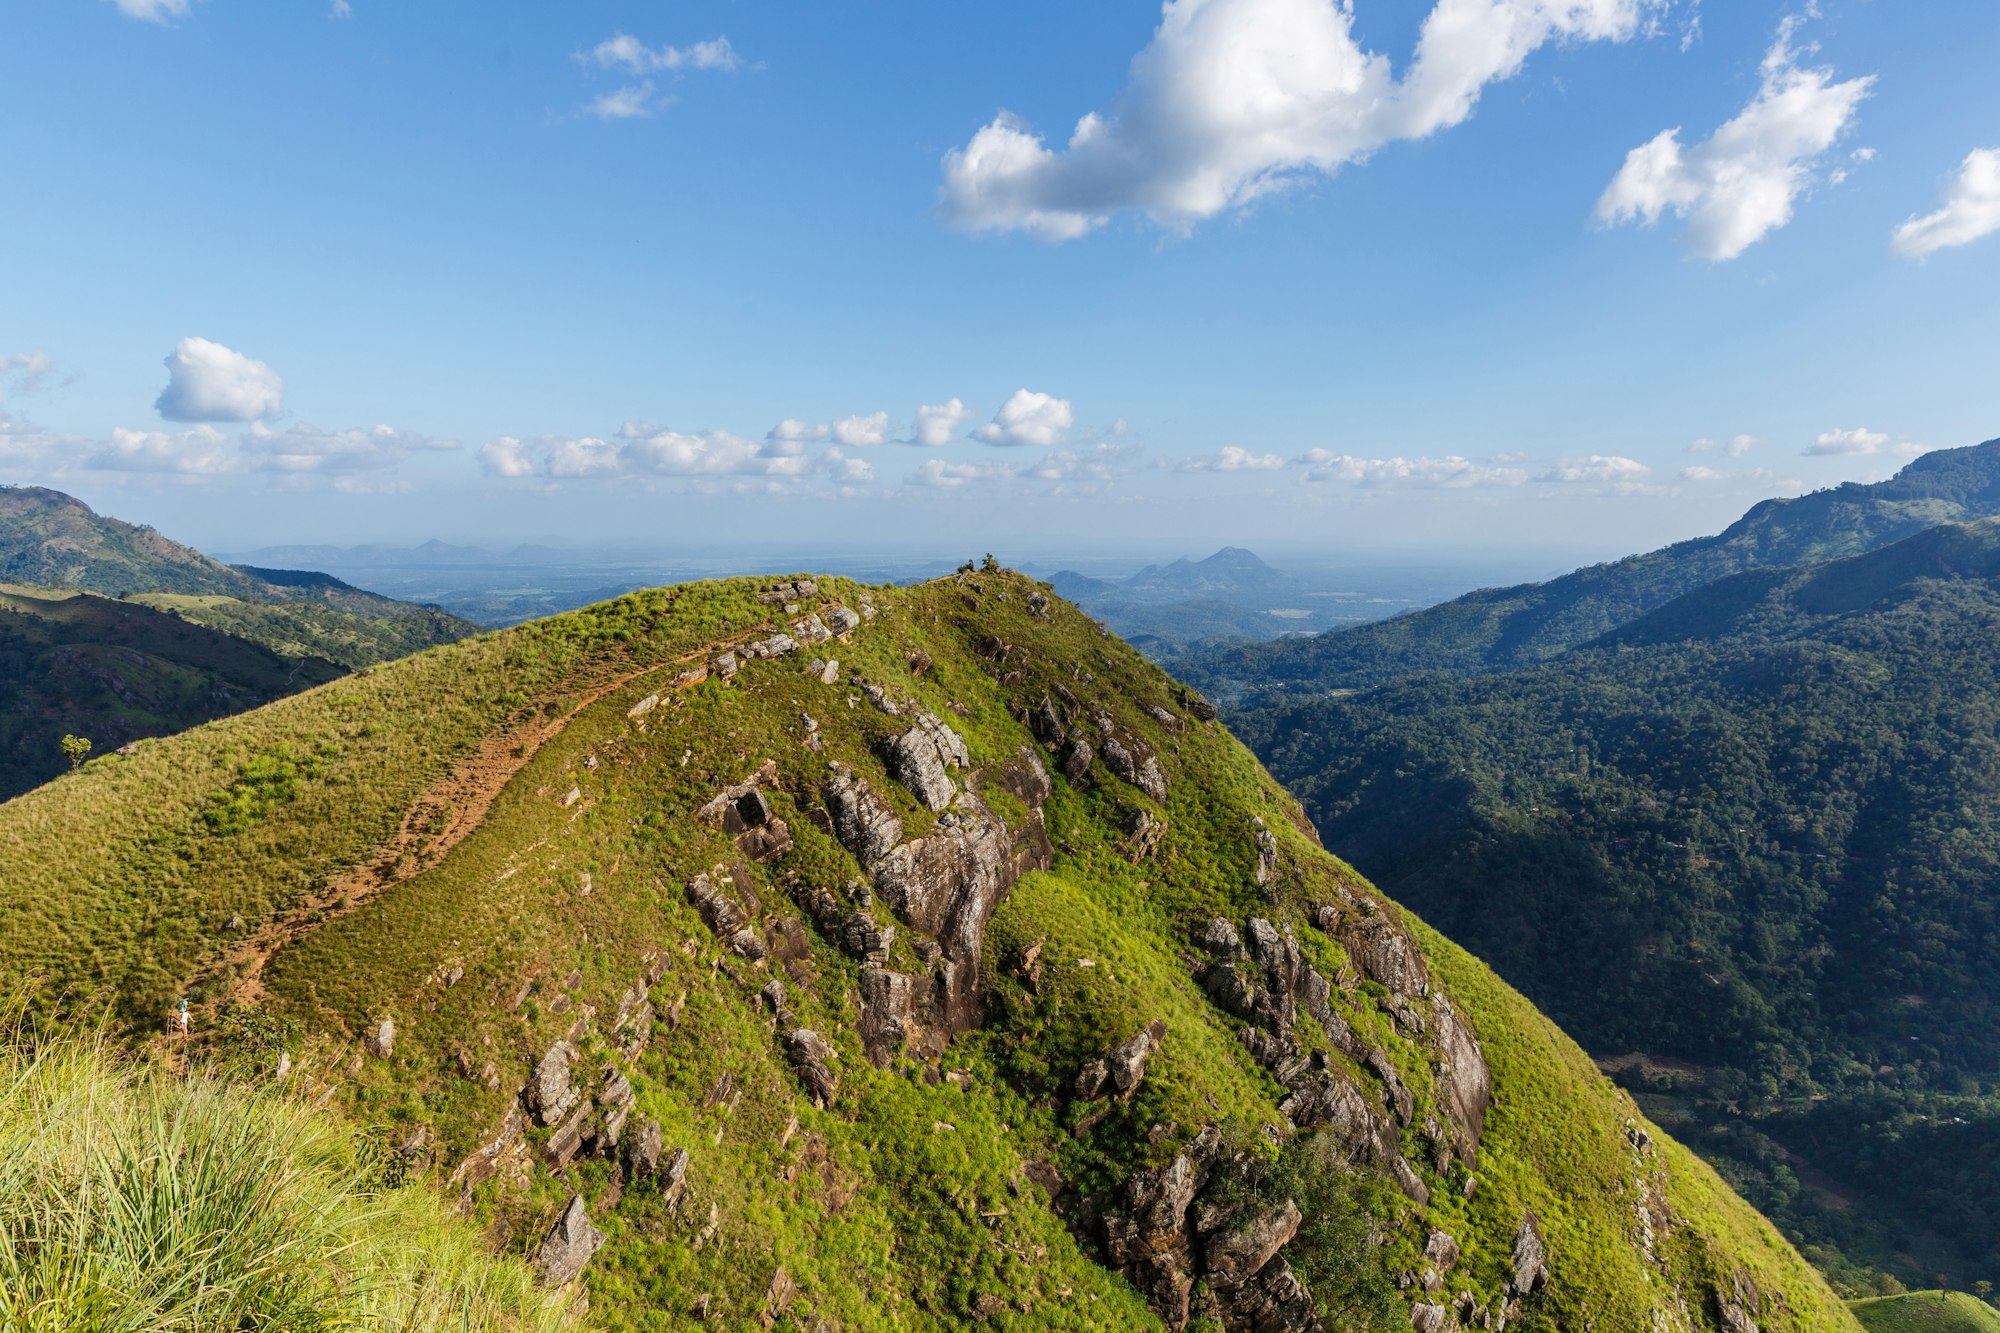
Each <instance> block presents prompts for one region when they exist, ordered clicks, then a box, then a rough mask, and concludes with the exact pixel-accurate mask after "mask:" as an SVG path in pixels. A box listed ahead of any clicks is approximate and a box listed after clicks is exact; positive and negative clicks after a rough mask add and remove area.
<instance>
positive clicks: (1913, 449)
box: [1805, 426, 1930, 458]
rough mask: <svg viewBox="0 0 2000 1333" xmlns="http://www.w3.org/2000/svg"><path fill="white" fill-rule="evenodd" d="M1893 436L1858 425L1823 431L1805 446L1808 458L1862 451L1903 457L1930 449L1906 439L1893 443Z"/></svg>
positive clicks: (1837, 455)
mask: <svg viewBox="0 0 2000 1333" xmlns="http://www.w3.org/2000/svg"><path fill="white" fill-rule="evenodd" d="M1891 438H1892V437H1891V436H1888V435H1885V434H1883V433H1882V432H1881V431H1879V430H1869V429H1868V428H1867V427H1866V426H1856V427H1854V428H1853V429H1852V430H1829V431H1822V432H1821V433H1820V435H1819V436H1818V438H1816V439H1815V440H1814V441H1813V442H1812V443H1811V444H1809V445H1807V446H1806V449H1805V457H1807V458H1848V457H1853V456H1855V455H1861V454H1899V455H1901V456H1902V457H1904V458H1914V457H1916V456H1917V455H1918V454H1922V453H1929V452H1930V450H1929V449H1928V448H1927V447H1926V446H1924V445H1921V444H1914V443H1912V442H1910V441H1908V440H1903V441H1900V442H1898V443H1895V444H1891V443H1890V440H1891Z"/></svg>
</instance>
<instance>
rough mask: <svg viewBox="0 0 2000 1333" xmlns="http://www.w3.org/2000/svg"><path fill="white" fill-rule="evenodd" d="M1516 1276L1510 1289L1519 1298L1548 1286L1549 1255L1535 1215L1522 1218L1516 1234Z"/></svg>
mask: <svg viewBox="0 0 2000 1333" xmlns="http://www.w3.org/2000/svg"><path fill="white" fill-rule="evenodd" d="M1513 1265H1514V1274H1513V1276H1512V1277H1511V1278H1509V1279H1508V1283H1507V1285H1508V1288H1509V1289H1510V1290H1511V1291H1512V1292H1513V1293H1514V1294H1515V1295H1517V1296H1532V1295H1534V1294H1535V1293H1536V1292H1538V1291H1540V1290H1541V1289H1542V1288H1543V1287H1544V1286H1546V1285H1547V1284H1548V1280H1549V1255H1548V1250H1547V1249H1546V1248H1545V1247H1544V1246H1543V1244H1542V1227H1541V1222H1540V1221H1539V1220H1538V1219H1537V1218H1536V1217H1535V1215H1534V1214H1533V1213H1524V1214H1522V1216H1521V1225H1520V1227H1519V1228H1518V1229H1517V1230H1516V1231H1515V1232H1514V1256H1513Z"/></svg>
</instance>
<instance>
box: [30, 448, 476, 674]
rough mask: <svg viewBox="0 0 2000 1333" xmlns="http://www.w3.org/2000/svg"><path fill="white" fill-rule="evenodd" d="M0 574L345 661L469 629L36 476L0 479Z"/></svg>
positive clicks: (401, 651) (276, 648)
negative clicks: (223, 556) (173, 531)
mask: <svg viewBox="0 0 2000 1333" xmlns="http://www.w3.org/2000/svg"><path fill="white" fill-rule="evenodd" d="M0 582H9V583H22V584H33V585H36V586H40V587H48V588H76V589H83V590H85V591H89V592H96V593H102V594H104V595H106V596H108V597H113V598H120V599H131V600H137V601H141V602H144V603H145V604H148V605H151V606H153V607H155V608H157V609H160V610H165V611H171V612H173V613H174V614H176V615H177V616H179V617H180V618H181V619H184V620H189V621H194V622H196V623H199V624H203V625H207V626H209V627H210V628H212V629H216V630H220V631H222V632H224V633H228V634H233V635H236V636H237V637H239V638H243V639H247V640H249V641H250V642H252V643H256V644H261V645H262V646H264V647H266V648H269V649H270V650H271V651H273V652H275V653H278V654H280V655H282V656H285V657H317V658H323V659H325V660H326V661H329V662H333V663H335V664H336V665H339V666H343V667H346V668H348V669H350V670H353V669H356V668H359V667H364V666H369V665H372V664H373V663H376V662H382V661H387V660H389V659H390V658H396V657H403V656H405V655H407V654H409V653H413V652H416V651H418V650H419V649H423V648H428V647H430V646H432V645H433V644H439V643H450V642H452V641H454V640H457V639H462V638H464V637H465V636H467V635H468V634H472V633H475V632H476V630H477V627H476V626H474V625H472V624H471V623H470V622H468V621H464V620H460V619H459V618H458V617H456V616H452V615H448V614H446V613H445V612H442V611H439V610H437V609H435V608H432V607H425V606H415V605H412V604H410V603H408V602H399V601H396V600H394V599H393V598H389V597H380V596H377V595H376V594H374V593H371V592H364V591H362V590H361V589H359V588H355V587H350V586H349V585H348V584H345V583H342V582H341V581H340V580H339V579H336V578H333V577H331V576H330V575H326V574H315V573H310V572H306V571H301V570H284V569H256V568H252V567H250V566H246V565H225V564H223V563H221V562H220V561H217V560H213V559H210V558H209V557H208V556H205V555H203V554H202V553H201V552H199V551H196V550H194V549H192V548H190V547H186V546H183V545H181V544H180V543H178V542H175V541H170V540H168V539H167V538H166V537H163V536H161V535H160V534H159V533H158V532H156V531H154V530H153V529H152V528H148V527H135V526H134V525H132V524H130V523H124V522H121V521H119V520H118V519H115V518H110V517H107V516H105V515H102V514H98V513H96V512H94V511H93V510H92V509H91V508H90V506H89V505H87V504H85V503H84V502H83V501H81V500H79V499H77V498H76V497H74V496H71V495H65V494H63V493H62V492H61V491H52V490H48V489H46V488H43V487H39V486H7V487H0Z"/></svg>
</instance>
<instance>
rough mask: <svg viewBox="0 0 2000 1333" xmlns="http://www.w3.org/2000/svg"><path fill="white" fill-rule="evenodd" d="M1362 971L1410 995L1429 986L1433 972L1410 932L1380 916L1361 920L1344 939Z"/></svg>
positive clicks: (1395, 991) (1398, 992)
mask: <svg viewBox="0 0 2000 1333" xmlns="http://www.w3.org/2000/svg"><path fill="white" fill-rule="evenodd" d="M1341 942H1342V943H1343V944H1345V945H1346V946H1347V952H1348V954H1349V955H1350V956H1351V957H1352V958H1353V959H1354V961H1355V962H1356V963H1358V964H1359V965H1360V967H1361V971H1362V974H1363V975H1364V976H1366V977H1368V978H1369V979H1370V980H1372V981H1376V982H1379V983H1381V984H1382V985H1383V986H1385V987H1387V988H1388V990H1389V993H1390V994H1392V995H1397V996H1402V997H1404V998H1409V997H1412V996H1421V995H1424V994H1426V993H1427V992H1428V991H1429V990H1430V972H1429V970H1428V969H1427V968H1426V967H1425V966H1424V960H1423V955H1422V954H1420V953H1419V952H1418V951H1417V946H1416V945H1414V944H1412V943H1411V942H1410V938H1409V936H1407V935H1405V934H1404V933H1403V932H1402V931H1401V930H1399V929H1397V928H1396V927H1395V926H1394V925H1391V924H1390V923H1389V922H1388V921H1385V920H1383V919H1382V918H1380V917H1376V918H1373V919H1370V920H1359V921H1357V922H1356V924H1355V926H1354V928H1353V929H1351V930H1350V931H1348V932H1347V934H1346V935H1345V936H1344V937H1343V938H1342V941H1341Z"/></svg>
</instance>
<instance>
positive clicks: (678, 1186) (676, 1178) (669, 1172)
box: [655, 1126, 688, 1209]
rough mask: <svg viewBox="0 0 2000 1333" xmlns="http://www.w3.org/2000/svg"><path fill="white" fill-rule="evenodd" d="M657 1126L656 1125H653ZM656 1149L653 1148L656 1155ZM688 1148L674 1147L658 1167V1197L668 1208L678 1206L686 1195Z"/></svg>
mask: <svg viewBox="0 0 2000 1333" xmlns="http://www.w3.org/2000/svg"><path fill="white" fill-rule="evenodd" d="M655 1128H657V1126H655ZM657 1153H658V1150H657V1149H655V1155H656V1156H657ZM687 1173H688V1150H687V1149H686V1148H676V1149H674V1151H673V1155H672V1156H670V1157H668V1158H667V1161H666V1165H664V1166H662V1167H661V1168H660V1198H661V1199H662V1200H664V1201H665V1203H666V1205H667V1207H668V1208H670V1209H671V1208H678V1207H680V1206H681V1200H682V1199H685V1198H686V1197H687Z"/></svg>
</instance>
